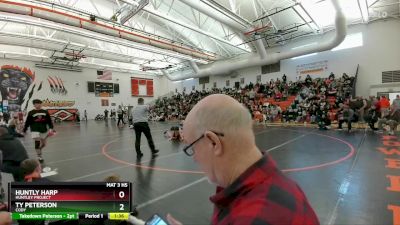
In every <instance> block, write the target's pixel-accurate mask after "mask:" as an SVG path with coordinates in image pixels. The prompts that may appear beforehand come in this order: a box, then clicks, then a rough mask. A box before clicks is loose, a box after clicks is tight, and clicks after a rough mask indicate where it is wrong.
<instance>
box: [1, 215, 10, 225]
mask: <svg viewBox="0 0 400 225" xmlns="http://www.w3.org/2000/svg"><path fill="white" fill-rule="evenodd" d="M11 224H12V221H11V214H10V213H9V212H0V225H11Z"/></svg>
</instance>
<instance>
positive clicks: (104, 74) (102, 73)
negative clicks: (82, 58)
mask: <svg viewBox="0 0 400 225" xmlns="http://www.w3.org/2000/svg"><path fill="white" fill-rule="evenodd" d="M97 79H99V80H112V71H111V70H97Z"/></svg>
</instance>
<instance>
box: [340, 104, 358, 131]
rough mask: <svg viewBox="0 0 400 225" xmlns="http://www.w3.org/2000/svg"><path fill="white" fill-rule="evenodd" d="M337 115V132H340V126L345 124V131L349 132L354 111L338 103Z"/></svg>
mask: <svg viewBox="0 0 400 225" xmlns="http://www.w3.org/2000/svg"><path fill="white" fill-rule="evenodd" d="M338 114H339V121H338V122H339V127H338V130H342V124H343V123H344V122H347V131H348V132H351V122H352V120H353V117H354V110H353V109H351V108H350V107H349V105H347V104H343V103H340V109H339V111H338Z"/></svg>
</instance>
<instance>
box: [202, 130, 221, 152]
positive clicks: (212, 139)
mask: <svg viewBox="0 0 400 225" xmlns="http://www.w3.org/2000/svg"><path fill="white" fill-rule="evenodd" d="M204 136H205V137H206V139H207V140H208V141H209V144H210V146H211V148H212V150H213V152H214V154H215V155H217V156H219V155H221V154H222V153H223V149H222V142H221V139H220V138H219V137H218V136H217V135H216V134H215V133H214V132H211V131H206V132H205V133H204Z"/></svg>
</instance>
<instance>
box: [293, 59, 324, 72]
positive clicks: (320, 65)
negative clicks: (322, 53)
mask: <svg viewBox="0 0 400 225" xmlns="http://www.w3.org/2000/svg"><path fill="white" fill-rule="evenodd" d="M327 70H328V60H324V61H319V62H313V63H307V64H301V65H298V66H297V67H296V72H297V75H299V76H301V75H307V74H310V75H321V74H323V73H324V72H325V71H327Z"/></svg>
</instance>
